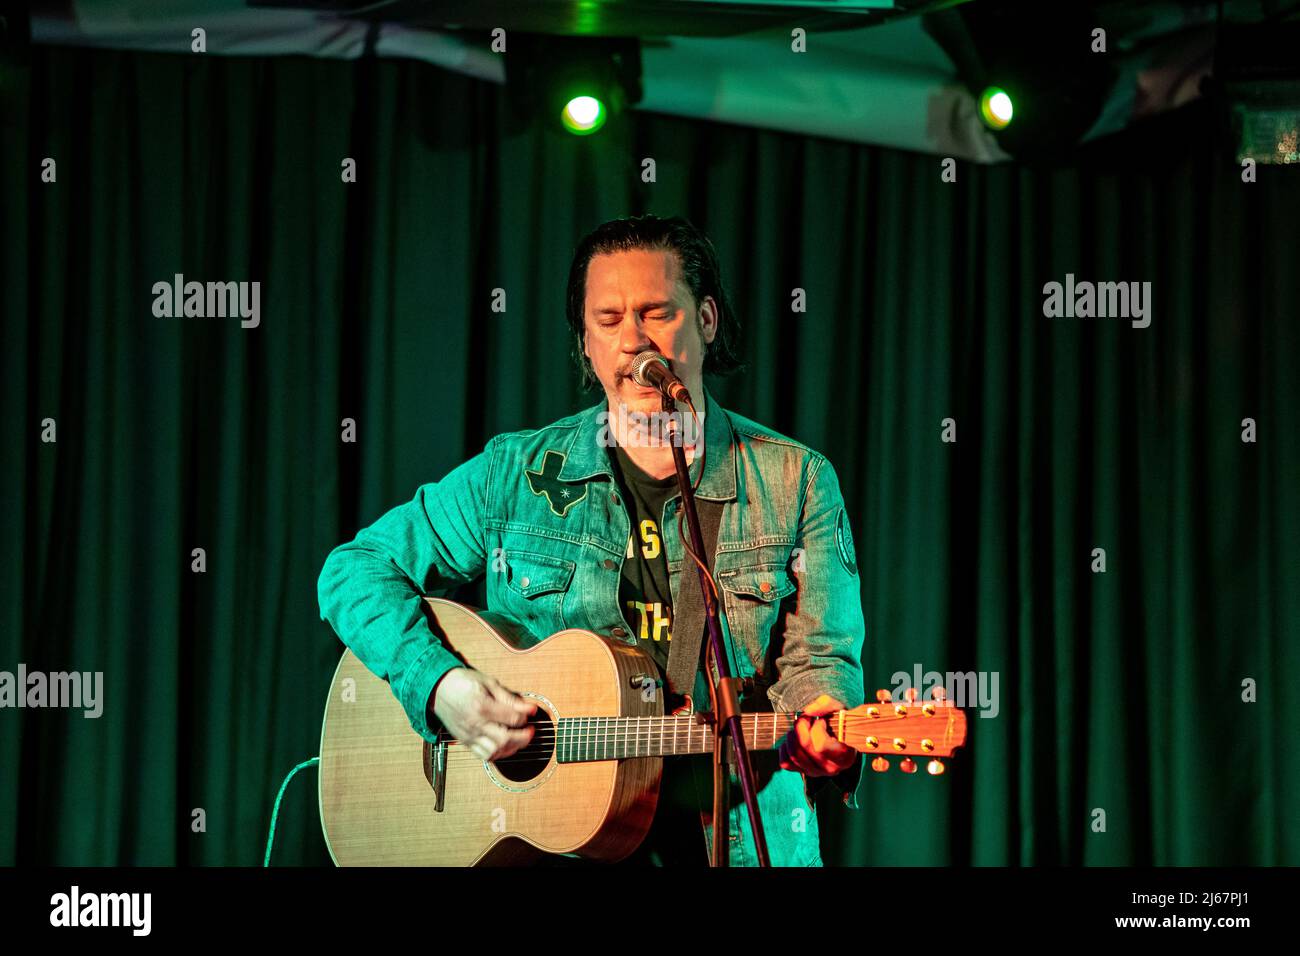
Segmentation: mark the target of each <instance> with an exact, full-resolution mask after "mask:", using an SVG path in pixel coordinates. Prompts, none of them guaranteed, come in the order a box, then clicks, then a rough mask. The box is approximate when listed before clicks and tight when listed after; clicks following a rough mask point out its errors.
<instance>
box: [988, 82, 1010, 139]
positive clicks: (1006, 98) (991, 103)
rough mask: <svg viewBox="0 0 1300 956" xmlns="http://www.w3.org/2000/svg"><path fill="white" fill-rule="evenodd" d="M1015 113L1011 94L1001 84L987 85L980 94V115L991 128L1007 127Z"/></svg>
mask: <svg viewBox="0 0 1300 956" xmlns="http://www.w3.org/2000/svg"><path fill="white" fill-rule="evenodd" d="M1014 115H1015V104H1013V103H1012V102H1011V96H1010V94H1009V93H1007V91H1006V90H1004V89H1002V88H1001V87H999V86H990V87H987V88H986V89H985V90H984V92H983V93H982V94H980V116H982V117H984V123H985V125H987V126H988V128H989V129H1006V128H1007V126H1008V125H1009V124H1010V123H1011V119H1012V117H1013V116H1014Z"/></svg>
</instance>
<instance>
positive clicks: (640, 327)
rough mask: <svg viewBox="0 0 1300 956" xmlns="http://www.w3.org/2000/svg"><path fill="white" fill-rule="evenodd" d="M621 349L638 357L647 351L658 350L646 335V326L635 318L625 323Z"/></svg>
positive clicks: (620, 344) (620, 343)
mask: <svg viewBox="0 0 1300 956" xmlns="http://www.w3.org/2000/svg"><path fill="white" fill-rule="evenodd" d="M619 347H620V348H621V349H622V350H623V351H624V352H626V353H628V354H629V355H636V354H638V353H640V352H644V351H645V350H646V349H653V348H657V346H656V345H655V343H654V342H653V341H652V340H651V339H650V337H649V336H648V335H646V334H645V325H644V324H643V323H642V322H641V320H640V319H638V318H636V317H635V316H633V317H632V318H631V319H628V320H626V321H624V322H623V335H622V339H621V341H620V342H619Z"/></svg>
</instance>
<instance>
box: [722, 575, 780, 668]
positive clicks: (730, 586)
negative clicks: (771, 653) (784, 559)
mask: <svg viewBox="0 0 1300 956" xmlns="http://www.w3.org/2000/svg"><path fill="white" fill-rule="evenodd" d="M714 577H715V579H716V580H717V582H718V586H719V587H720V588H721V589H722V592H723V595H724V602H725V604H726V610H727V627H728V629H729V630H730V631H731V636H732V639H733V641H734V642H735V650H736V652H737V653H738V654H740V653H741V652H742V651H743V652H744V653H745V654H747V655H748V657H749V662H748V663H749V669H748V674H742V675H739V676H749V675H751V674H752V675H757V677H759V678H761V679H762V680H763V681H764V682H768V681H770V680H771V678H772V675H771V674H768V673H767V667H766V660H767V651H768V646H769V638H770V635H771V631H772V628H773V626H774V625H775V624H776V623H777V619H778V617H779V615H780V613H781V601H782V599H783V598H786V597H788V596H790V595H791V594H793V593H794V592H795V583H794V581H793V580H791V578H790V572H789V570H788V569H787V567H786V566H785V565H784V564H779V563H771V562H769V563H763V564H742V565H739V566H736V567H731V568H727V567H723V568H721V569H720V570H718V571H717V572H716V574H715V575H714ZM737 666H740V667H744V663H742V662H740V661H738V662H737Z"/></svg>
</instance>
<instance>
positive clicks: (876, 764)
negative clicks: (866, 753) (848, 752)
mask: <svg viewBox="0 0 1300 956" xmlns="http://www.w3.org/2000/svg"><path fill="white" fill-rule="evenodd" d="M871 769H872V770H874V771H876V773H884V772H885V771H886V770H888V769H889V761H888V760H886V759H885V758H884V757H876V758H875V759H874V760H872V761H871Z"/></svg>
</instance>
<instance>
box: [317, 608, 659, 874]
mask: <svg viewBox="0 0 1300 956" xmlns="http://www.w3.org/2000/svg"><path fill="white" fill-rule="evenodd" d="M425 601H426V605H427V611H428V615H429V618H430V627H431V629H432V630H433V632H434V633H435V634H437V635H438V636H439V638H440V639H441V640H442V641H443V643H444V645H445V646H447V647H448V648H450V649H451V650H452V651H454V652H455V653H456V654H457V655H458V656H459V657H460V658H461V659H462V660H464V661H465V663H466V664H467V665H468V666H469V667H472V668H474V669H475V670H480V671H483V672H484V673H487V674H491V675H492V676H493V677H495V678H496V679H497V680H499V681H500V682H501V683H502V684H503V685H504V686H505V687H507V688H508V689H510V690H512V691H514V692H516V693H518V694H520V695H522V696H523V697H526V698H528V699H529V700H532V701H533V702H535V703H536V704H537V705H538V710H537V713H536V714H535V715H534V716H533V717H532V718H531V722H532V723H534V724H535V725H537V730H536V731H535V733H534V739H533V741H532V742H531V743H530V744H529V745H528V747H527V748H525V749H524V750H521V751H519V752H518V753H516V754H514V755H513V756H511V757H509V758H506V759H505V760H502V761H497V762H496V763H491V764H489V763H487V762H485V761H483V760H482V759H480V758H478V757H476V756H474V754H473V752H472V751H470V750H469V749H468V748H467V747H465V746H463V745H460V744H455V745H452V746H444V747H441V748H439V747H438V746H436V745H433V744H430V743H428V742H427V741H425V740H424V739H423V738H422V737H421V736H420V735H419V734H417V733H416V732H415V731H414V730H413V729H412V728H411V725H410V722H409V721H408V720H407V716H406V712H405V711H404V710H403V709H402V706H401V705H400V704H399V703H398V701H397V699H396V697H394V695H393V691H392V690H391V689H390V687H389V685H388V683H387V682H386V681H384V680H381V679H380V678H378V677H376V676H375V675H374V674H372V673H371V672H370V671H369V670H367V669H366V668H365V666H364V665H362V664H361V662H360V661H359V660H358V659H357V658H356V657H355V656H354V655H353V654H352V653H351V652H350V651H349V652H346V653H345V654H344V655H343V659H342V661H340V663H339V667H338V671H337V672H336V673H335V675H334V680H333V683H332V685H331V688H330V697H329V702H328V704H327V706H326V710H325V722H324V726H323V728H322V732H321V750H320V754H321V762H320V807H321V824H322V827H323V829H324V831H325V840H326V843H327V845H328V846H329V850H330V855H331V856H332V857H333V859H334V862H335V863H337V864H339V865H341V866H483V865H506V864H520V863H527V862H531V861H533V860H535V859H536V858H537V857H538V856H539V854H541V853H573V854H578V855H580V856H583V857H586V858H590V859H594V860H603V861H610V862H612V861H616V860H620V859H622V858H623V857H625V856H627V855H628V854H629V853H631V852H632V851H633V850H635V849H636V847H637V846H638V845H639V844H640V843H641V842H642V840H643V839H644V838H645V835H646V833H647V831H648V830H649V827H650V824H651V822H652V820H653V818H654V812H655V806H656V804H657V802H658V795H659V781H660V778H661V774H662V769H663V758H662V757H629V758H624V759H619V760H595V761H586V762H564V763H562V762H559V761H558V760H557V759H556V754H555V748H554V739H555V738H554V734H553V733H548V732H547V727H548V726H549V723H548V722H555V721H558V720H559V719H560V718H561V717H569V716H584V717H585V716H593V717H600V716H607V717H641V716H645V717H658V716H662V715H663V712H664V709H663V700H662V695H660V694H655V695H645V696H653V697H654V699H653V700H644V699H643V694H642V692H641V689H640V686H639V685H636V686H634V683H635V680H636V675H639V674H647V673H648V674H656V673H657V671H656V668H655V665H654V663H653V661H652V660H651V658H650V657H649V656H648V655H646V654H645V653H644V652H643V651H641V650H639V649H637V648H635V647H633V646H630V645H625V644H620V643H618V642H615V641H612V640H609V639H607V638H604V637H601V636H600V635H597V634H594V633H592V632H591V631H583V630H577V629H571V630H565V631H560V632H559V633H557V634H555V635H553V636H551V637H549V638H547V639H546V640H544V641H540V642H538V641H535V640H534V639H532V638H531V637H529V636H527V634H526V632H523V631H522V630H521V629H519V628H517V627H516V626H514V625H512V624H510V623H509V622H508V621H506V620H505V619H503V618H500V617H499V616H496V615H492V614H485V613H482V612H475V611H472V610H470V609H468V608H465V607H463V606H461V605H459V604H456V603H454V602H451V601H445V600H442V599H439V598H426V599H425ZM448 736H449V735H448V733H447V732H446V731H445V730H444V732H443V733H442V734H441V735H440V739H445V738H447V737H448ZM440 755H441V757H442V766H443V767H444V768H445V770H444V771H443V772H442V773H439V772H438V762H439V757H440ZM437 780H441V782H442V788H441V790H442V808H441V809H440V810H439V809H437V802H438V799H437V798H438V792H437V788H436V786H435V782H436V781H437Z"/></svg>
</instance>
